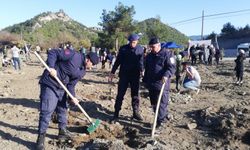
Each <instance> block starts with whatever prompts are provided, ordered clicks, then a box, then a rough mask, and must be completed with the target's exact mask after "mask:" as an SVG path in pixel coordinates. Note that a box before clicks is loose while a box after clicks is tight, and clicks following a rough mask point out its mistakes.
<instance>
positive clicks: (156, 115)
mask: <svg viewBox="0 0 250 150" xmlns="http://www.w3.org/2000/svg"><path fill="white" fill-rule="evenodd" d="M165 84H166V82H164V83H163V84H162V86H161V91H160V94H159V97H158V101H157V105H156V110H155V118H154V123H153V127H152V132H151V137H152V138H154V134H155V127H156V122H157V117H158V113H159V107H160V103H161V97H162V94H163V91H164V88H165Z"/></svg>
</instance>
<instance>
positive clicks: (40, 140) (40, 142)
mask: <svg viewBox="0 0 250 150" xmlns="http://www.w3.org/2000/svg"><path fill="white" fill-rule="evenodd" d="M44 141H45V133H43V134H39V135H38V138H37V141H36V150H44V149H45V148H44Z"/></svg>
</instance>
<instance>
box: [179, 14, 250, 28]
mask: <svg viewBox="0 0 250 150" xmlns="http://www.w3.org/2000/svg"><path fill="white" fill-rule="evenodd" d="M249 14H250V12H248V13H243V14H235V15H228V16H219V17H214V16H213V17H211V18H204V20H215V19H220V18H229V17H237V16H242V15H249ZM200 21H201V18H200V19H199V20H193V21H189V22H183V23H180V24H177V25H175V27H176V26H181V25H185V24H190V23H195V22H200Z"/></svg>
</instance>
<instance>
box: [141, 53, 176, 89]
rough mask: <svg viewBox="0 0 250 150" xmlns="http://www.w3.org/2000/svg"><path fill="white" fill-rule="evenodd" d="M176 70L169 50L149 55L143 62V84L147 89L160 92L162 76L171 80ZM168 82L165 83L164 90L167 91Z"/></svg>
mask: <svg viewBox="0 0 250 150" xmlns="http://www.w3.org/2000/svg"><path fill="white" fill-rule="evenodd" d="M175 70H176V65H175V59H174V55H173V54H172V52H171V51H170V50H166V49H161V50H160V51H159V52H158V53H157V54H154V53H152V52H151V53H149V54H148V55H147V56H146V61H145V73H144V78H143V82H145V83H146V85H147V87H148V88H149V89H156V90H160V89H161V86H162V78H163V76H165V77H168V78H171V77H172V76H174V74H175ZM169 86H170V80H168V82H167V83H166V87H165V90H169V88H170V87H169Z"/></svg>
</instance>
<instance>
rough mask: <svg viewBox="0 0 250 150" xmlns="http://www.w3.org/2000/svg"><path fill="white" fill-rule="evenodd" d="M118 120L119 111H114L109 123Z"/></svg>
mask: <svg viewBox="0 0 250 150" xmlns="http://www.w3.org/2000/svg"><path fill="white" fill-rule="evenodd" d="M118 120H119V111H115V112H114V116H113V118H112V119H111V120H110V123H112V124H114V123H116V122H117V121H118Z"/></svg>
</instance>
